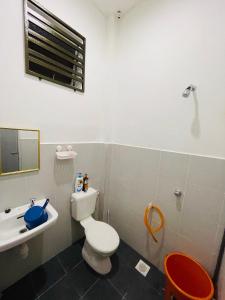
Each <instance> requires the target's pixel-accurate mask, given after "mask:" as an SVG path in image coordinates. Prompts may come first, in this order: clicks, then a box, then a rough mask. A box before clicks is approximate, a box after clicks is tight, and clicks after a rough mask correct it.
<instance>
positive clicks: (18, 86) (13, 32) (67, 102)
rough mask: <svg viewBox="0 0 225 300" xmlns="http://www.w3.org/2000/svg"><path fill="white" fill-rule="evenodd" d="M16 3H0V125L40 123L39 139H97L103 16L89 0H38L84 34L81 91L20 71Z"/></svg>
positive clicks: (18, 6)
mask: <svg viewBox="0 0 225 300" xmlns="http://www.w3.org/2000/svg"><path fill="white" fill-rule="evenodd" d="M22 3H23V1H22V0H21V1H14V0H9V1H1V3H0V34H1V55H0V66H1V73H0V83H1V106H0V108H1V109H0V126H9V127H20V128H40V130H41V141H42V142H56V143H57V142H68V141H69V142H71V141H99V140H101V139H102V135H103V133H102V130H103V125H102V119H103V112H102V109H101V106H102V88H103V86H104V84H103V82H104V64H102V63H101V62H102V60H103V58H104V53H105V40H106V29H105V17H104V16H103V15H102V14H101V13H100V12H99V11H98V10H97V9H96V7H95V6H94V5H93V3H92V2H91V1H89V0H87V1H82V0H65V1H60V0H57V1H55V0H54V1H53V0H39V3H41V4H42V5H44V6H45V7H46V8H48V9H49V10H50V11H52V12H53V13H55V14H56V15H57V16H58V17H59V18H61V19H62V20H64V21H65V22H66V23H68V24H69V25H71V26H72V27H73V28H75V29H76V30H77V31H79V32H80V33H81V34H82V35H84V36H85V37H86V38H87V53H86V91H85V93H84V94H78V93H74V91H73V90H70V89H68V88H64V87H62V86H58V85H56V84H52V83H49V82H46V81H44V80H42V81H41V82H40V81H39V80H38V79H37V78H35V77H32V76H30V75H26V74H25V71H24V69H25V67H24V27H23V5H22ZM9 16H10V17H9Z"/></svg>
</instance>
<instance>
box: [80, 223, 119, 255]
mask: <svg viewBox="0 0 225 300" xmlns="http://www.w3.org/2000/svg"><path fill="white" fill-rule="evenodd" d="M85 234H86V239H87V242H88V243H89V244H90V245H91V247H93V248H94V249H95V250H96V251H98V252H101V253H110V252H112V251H115V250H116V249H117V247H118V246H119V241H120V239H119V235H118V233H117V232H116V230H115V229H114V228H113V227H112V226H110V225H108V224H106V223H104V222H99V221H95V222H93V223H92V224H91V226H88V228H86V229H85Z"/></svg>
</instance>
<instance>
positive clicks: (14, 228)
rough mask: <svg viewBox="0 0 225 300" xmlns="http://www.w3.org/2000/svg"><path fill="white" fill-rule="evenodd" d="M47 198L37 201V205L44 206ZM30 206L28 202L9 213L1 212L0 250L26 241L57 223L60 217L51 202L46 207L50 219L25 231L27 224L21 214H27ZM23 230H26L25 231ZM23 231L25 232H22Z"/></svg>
mask: <svg viewBox="0 0 225 300" xmlns="http://www.w3.org/2000/svg"><path fill="white" fill-rule="evenodd" d="M45 200H46V199H42V200H39V201H35V205H40V206H42V205H43V204H44V203H45ZM29 207H30V205H29V204H27V205H23V206H19V207H16V208H13V209H12V210H11V211H10V212H9V213H8V214H6V213H5V212H1V213H0V252H3V251H5V250H8V249H10V248H13V247H15V246H17V245H20V244H22V243H24V242H26V241H27V240H29V239H31V238H33V237H35V236H36V235H38V234H40V233H41V232H43V231H45V230H46V229H47V228H48V227H50V226H52V225H53V224H55V222H56V220H57V218H58V213H57V211H56V210H55V209H54V208H53V207H52V205H51V204H50V203H49V204H48V205H47V207H46V211H47V213H48V221H47V222H45V223H43V224H41V225H39V226H37V227H36V228H34V229H31V230H27V231H25V230H26V224H25V222H24V219H23V217H21V216H23V215H24V214H25V212H26V211H27V209H28V208H29ZM18 217H21V218H18ZM23 230H24V231H25V232H23ZM21 231H22V232H23V233H21Z"/></svg>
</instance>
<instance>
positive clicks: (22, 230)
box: [19, 228, 28, 233]
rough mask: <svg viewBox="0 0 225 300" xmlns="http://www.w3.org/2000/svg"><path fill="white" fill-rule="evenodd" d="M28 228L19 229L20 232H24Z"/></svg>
mask: <svg viewBox="0 0 225 300" xmlns="http://www.w3.org/2000/svg"><path fill="white" fill-rule="evenodd" d="M27 230H28V229H27V228H23V229H21V230H20V231H19V233H24V232H26V231H27Z"/></svg>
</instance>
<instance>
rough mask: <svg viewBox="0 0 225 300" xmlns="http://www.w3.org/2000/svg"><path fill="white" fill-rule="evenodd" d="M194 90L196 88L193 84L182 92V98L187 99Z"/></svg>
mask: <svg viewBox="0 0 225 300" xmlns="http://www.w3.org/2000/svg"><path fill="white" fill-rule="evenodd" d="M195 90H196V87H195V86H194V85H193V84H190V85H189V86H188V87H187V88H186V89H185V90H184V92H183V94H182V96H183V97H184V98H188V97H189V96H190V93H191V92H194V91H195Z"/></svg>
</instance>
